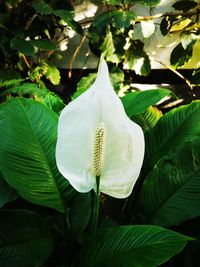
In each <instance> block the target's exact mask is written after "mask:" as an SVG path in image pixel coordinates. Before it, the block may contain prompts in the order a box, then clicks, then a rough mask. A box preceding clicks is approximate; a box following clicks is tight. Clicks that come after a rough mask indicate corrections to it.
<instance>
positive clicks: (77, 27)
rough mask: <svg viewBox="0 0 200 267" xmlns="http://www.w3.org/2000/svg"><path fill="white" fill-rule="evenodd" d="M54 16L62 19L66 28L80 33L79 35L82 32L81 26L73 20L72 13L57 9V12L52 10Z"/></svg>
mask: <svg viewBox="0 0 200 267" xmlns="http://www.w3.org/2000/svg"><path fill="white" fill-rule="evenodd" d="M54 14H55V15H56V16H58V17H60V18H61V19H63V20H64V21H65V22H66V23H67V24H68V26H69V27H71V28H72V30H74V31H75V32H77V33H80V34H82V33H83V30H82V28H81V26H80V25H79V23H78V22H76V21H75V20H73V16H74V13H73V12H72V11H67V10H64V9H57V10H54Z"/></svg>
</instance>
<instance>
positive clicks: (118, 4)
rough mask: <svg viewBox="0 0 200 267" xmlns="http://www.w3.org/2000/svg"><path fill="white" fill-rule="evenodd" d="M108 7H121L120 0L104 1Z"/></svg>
mask: <svg viewBox="0 0 200 267" xmlns="http://www.w3.org/2000/svg"><path fill="white" fill-rule="evenodd" d="M106 3H107V4H108V5H116V6H123V4H122V1H121V0H106Z"/></svg>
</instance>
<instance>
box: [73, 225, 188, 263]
mask: <svg viewBox="0 0 200 267" xmlns="http://www.w3.org/2000/svg"><path fill="white" fill-rule="evenodd" d="M189 240H191V238H189V237H186V236H183V235H181V234H179V233H176V232H174V231H170V230H167V229H164V228H161V227H159V226H152V225H134V226H119V227H113V228H110V229H106V230H104V231H101V232H99V234H97V235H96V237H95V243H94V244H93V246H92V247H90V248H89V249H90V250H89V254H88V255H87V253H86V251H87V250H86V249H88V248H87V247H86V248H84V249H83V251H82V253H83V257H84V256H85V255H87V256H88V258H87V260H88V262H87V263H86V264H85V265H84V266H90V267H92V266H95V267H97V266H98V267H99V266H104V265H106V264H108V263H109V264H108V266H110V264H113V263H114V264H121V265H122V266H124V267H125V266H126V267H136V266H137V267H156V266H158V265H159V264H162V263H163V262H165V261H167V260H168V259H169V258H171V257H172V256H174V255H176V254H177V253H179V252H180V251H181V250H182V249H183V248H184V246H185V245H186V242H187V241H189ZM80 262H81V263H83V262H84V261H83V259H81V260H80ZM80 262H79V263H77V264H76V265H75V266H77V267H78V266H83V265H82V264H80ZM114 266H115V265H114Z"/></svg>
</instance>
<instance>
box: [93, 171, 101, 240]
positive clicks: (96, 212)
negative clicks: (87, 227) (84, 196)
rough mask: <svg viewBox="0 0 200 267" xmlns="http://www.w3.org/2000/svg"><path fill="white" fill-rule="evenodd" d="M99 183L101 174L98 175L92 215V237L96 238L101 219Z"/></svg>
mask: <svg viewBox="0 0 200 267" xmlns="http://www.w3.org/2000/svg"><path fill="white" fill-rule="evenodd" d="M99 184H100V176H96V185H97V188H96V192H95V194H94V204H93V216H92V229H91V239H92V240H94V236H95V234H96V229H97V224H98V220H99V195H100V192H99Z"/></svg>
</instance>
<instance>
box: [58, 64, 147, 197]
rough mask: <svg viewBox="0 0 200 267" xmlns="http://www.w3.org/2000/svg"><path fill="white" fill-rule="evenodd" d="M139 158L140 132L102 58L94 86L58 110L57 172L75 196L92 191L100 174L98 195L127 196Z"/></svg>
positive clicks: (141, 147) (142, 141)
mask: <svg viewBox="0 0 200 267" xmlns="http://www.w3.org/2000/svg"><path fill="white" fill-rule="evenodd" d="M143 157H144V136H143V132H142V129H141V128H140V126H139V125H137V124H136V123H134V122H132V121H131V120H130V119H129V118H128V117H127V115H126V113H125V111H124V108H123V105H122V103H121V101H120V99H119V98H118V96H117V95H116V93H115V92H114V90H113V87H112V85H111V82H110V79H109V73H108V67H107V64H106V62H105V61H104V60H101V63H100V65H99V69H98V73H97V78H96V80H95V82H94V83H93V84H92V86H91V87H90V88H89V89H88V90H87V91H86V92H85V93H83V94H82V95H81V96H79V97H78V98H76V99H75V100H74V101H72V102H71V103H70V104H68V105H67V106H66V107H65V108H64V110H63V111H62V112H61V115H60V118H59V123H58V140H57V146H56V162H57V166H58V169H59V171H60V172H61V173H62V175H63V176H64V177H65V178H67V179H68V180H69V182H70V184H71V185H72V186H73V187H74V188H75V189H76V190H77V191H79V192H88V191H90V190H91V189H94V190H95V191H96V188H97V185H96V176H100V187H99V191H100V192H102V193H105V194H107V195H110V196H112V197H116V198H125V197H127V196H129V195H130V193H131V192H132V189H133V186H134V184H135V182H136V180H137V178H138V176H139V173H140V169H141V166H142V162H143Z"/></svg>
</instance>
